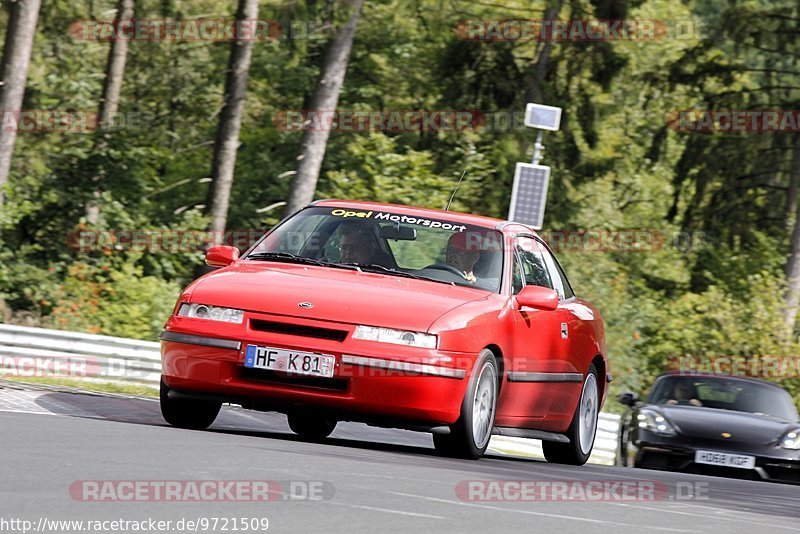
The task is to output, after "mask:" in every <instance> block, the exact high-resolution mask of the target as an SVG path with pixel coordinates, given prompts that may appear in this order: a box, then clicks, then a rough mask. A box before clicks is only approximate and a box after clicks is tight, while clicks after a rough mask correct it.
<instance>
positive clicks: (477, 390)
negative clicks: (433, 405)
mask: <svg viewBox="0 0 800 534" xmlns="http://www.w3.org/2000/svg"><path fill="white" fill-rule="evenodd" d="M475 369H476V372H475V373H474V374H473V375H472V378H470V382H469V386H468V387H467V393H466V395H464V401H463V402H462V404H461V417H459V419H458V421H456V423H455V424H454V425H453V426H452V427H451V428H450V434H445V435H443V434H434V435H433V446H434V447H435V448H436V451H437V452H438V453H439V454H441V455H443V456H451V457H456V458H471V459H475V460H476V459H478V458H480V457H481V456H483V454H484V453H485V452H486V448H487V447H488V446H489V440H490V439H491V437H492V428H493V427H494V416H495V408H496V406H497V384H498V380H497V360H496V359H495V357H494V354H493V353H492V351H490V350H488V349H484V350H482V351H481V353H480V354H479V355H478V365H477V366H476V367H475Z"/></svg>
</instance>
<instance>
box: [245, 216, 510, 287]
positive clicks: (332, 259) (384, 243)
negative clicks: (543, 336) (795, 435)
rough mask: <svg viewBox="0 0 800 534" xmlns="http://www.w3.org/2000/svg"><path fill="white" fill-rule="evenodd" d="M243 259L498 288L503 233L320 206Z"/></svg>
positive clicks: (436, 220) (290, 221)
mask: <svg viewBox="0 0 800 534" xmlns="http://www.w3.org/2000/svg"><path fill="white" fill-rule="evenodd" d="M245 259H249V260H271V259H272V260H279V261H292V260H293V259H295V260H297V261H300V262H314V263H318V264H322V265H330V266H331V267H341V266H343V265H347V266H358V267H359V268H361V269H364V270H374V271H376V272H382V273H385V274H388V275H395V276H414V277H419V278H424V279H429V280H433V281H437V282H446V283H453V284H457V285H460V286H465V287H474V288H476V289H483V290H486V291H492V292H499V291H500V280H501V276H502V271H503V236H502V234H501V233H500V232H498V231H496V230H493V229H490V228H484V227H480V226H473V225H466V224H462V223H458V222H453V221H448V220H445V219H439V218H429V217H427V216H413V215H404V214H400V213H393V212H390V211H382V210H381V211H378V210H364V209H360V208H333V207H321V206H319V207H311V208H306V209H304V210H302V211H300V212H299V213H297V214H296V215H295V216H293V217H292V218H290V219H288V220H287V221H285V222H284V223H283V224H281V225H280V226H278V227H276V228H275V229H274V230H273V231H272V232H270V233H269V234H268V235H267V236H265V238H264V239H263V240H262V241H261V242H260V243H259V244H258V245H257V246H256V247H255V248H254V249H253V250H252V251H251V252H250V253H249V254H248V255H247V256H246V258H245Z"/></svg>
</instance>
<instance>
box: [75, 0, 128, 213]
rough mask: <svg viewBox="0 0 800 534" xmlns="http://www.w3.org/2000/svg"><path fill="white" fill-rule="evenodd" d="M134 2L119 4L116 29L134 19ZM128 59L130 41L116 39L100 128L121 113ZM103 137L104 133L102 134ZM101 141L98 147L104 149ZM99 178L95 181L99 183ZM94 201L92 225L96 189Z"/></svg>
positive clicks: (89, 209) (89, 205)
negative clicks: (120, 101)
mask: <svg viewBox="0 0 800 534" xmlns="http://www.w3.org/2000/svg"><path fill="white" fill-rule="evenodd" d="M133 9H134V0H119V3H118V4H117V17H116V18H115V19H114V25H115V27H117V28H119V25H120V24H121V23H122V22H125V21H129V20H131V19H133V14H134V13H133ZM127 59H128V39H114V40H113V41H111V49H110V50H109V52H108V61H107V62H106V76H105V80H104V82H103V96H102V97H101V98H100V107H99V109H98V112H97V119H98V123H99V125H100V127H101V128H102V127H104V126H106V125H109V126H110V125H112V121H113V119H114V116H115V115H116V114H117V112H119V100H120V94H121V93H122V81H123V80H124V79H125V62H126V61H127ZM101 135H102V132H101ZM103 145H104V143H103V142H102V141H101V142H100V144H99V145H96V148H97V147H102V146H103ZM98 180H99V176H95V177H94V179H93V181H94V182H97V181H98ZM92 196H93V199H92V200H91V201H90V202H89V203H87V205H86V220H87V221H88V222H89V223H90V224H97V222H98V220H99V219H100V203H99V199H100V191H99V190H98V189H97V188H95V191H94V193H93V195H92Z"/></svg>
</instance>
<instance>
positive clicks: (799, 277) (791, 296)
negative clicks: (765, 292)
mask: <svg viewBox="0 0 800 534" xmlns="http://www.w3.org/2000/svg"><path fill="white" fill-rule="evenodd" d="M790 180H791V181H792V182H795V183H796V182H797V181H798V180H800V141H795V143H794V148H793V150H792V168H791V169H790ZM797 208H798V205H797V202H796V201H795V209H797ZM793 215H794V231H793V232H792V249H791V252H790V253H789V260H788V261H787V262H786V282H787V285H788V287H787V290H786V296H785V308H784V316H783V318H784V321H785V323H786V331H787V332H788V333H789V335H791V333H792V332H793V331H794V325H795V321H796V320H797V308H798V303H800V211H796V212H795V213H794V214H793Z"/></svg>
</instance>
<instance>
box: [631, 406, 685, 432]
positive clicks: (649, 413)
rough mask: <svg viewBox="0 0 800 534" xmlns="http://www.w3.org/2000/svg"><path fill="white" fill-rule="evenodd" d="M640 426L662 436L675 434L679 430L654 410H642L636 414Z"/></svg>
mask: <svg viewBox="0 0 800 534" xmlns="http://www.w3.org/2000/svg"><path fill="white" fill-rule="evenodd" d="M636 420H637V421H638V423H639V428H643V429H645V430H648V431H650V432H653V433H654V434H658V435H660V436H675V435H677V432H675V429H674V428H673V427H672V425H671V424H670V423H669V421H667V419H666V418H665V417H664V416H663V415H661V414H660V413H658V412H655V411H653V410H646V409H645V410H640V411H639V413H638V414H637V415H636Z"/></svg>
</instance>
